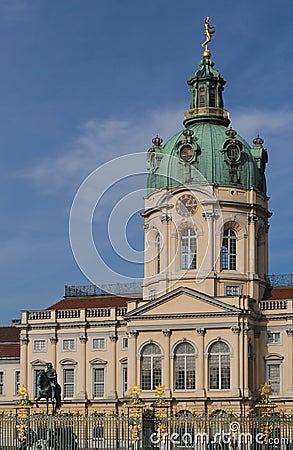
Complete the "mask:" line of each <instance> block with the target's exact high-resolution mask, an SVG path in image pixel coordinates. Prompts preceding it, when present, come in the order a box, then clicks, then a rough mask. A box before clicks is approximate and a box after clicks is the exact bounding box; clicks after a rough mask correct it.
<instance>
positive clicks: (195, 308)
mask: <svg viewBox="0 0 293 450" xmlns="http://www.w3.org/2000/svg"><path fill="white" fill-rule="evenodd" d="M240 312H241V311H240V309H239V308H237V307H235V306H231V305H229V304H227V303H224V302H222V301H221V300H218V299H216V298H214V297H210V296H208V295H206V294H203V293H201V292H198V291H196V290H193V289H190V288H186V287H180V288H178V289H175V290H174V291H172V292H169V293H167V294H165V295H163V296H161V297H158V298H157V299H154V300H150V301H149V302H148V303H145V304H144V305H142V306H140V307H138V308H137V309H135V310H133V311H130V312H129V313H128V314H127V315H126V316H125V317H126V318H129V319H134V320H135V319H143V318H148V317H154V316H155V317H162V318H164V317H180V318H183V317H202V316H213V317H216V316H223V315H225V316H227V315H238V314H239V313H240Z"/></svg>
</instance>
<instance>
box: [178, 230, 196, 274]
mask: <svg viewBox="0 0 293 450" xmlns="http://www.w3.org/2000/svg"><path fill="white" fill-rule="evenodd" d="M181 269H196V233H195V231H194V230H193V229H192V228H186V229H185V230H184V231H183V232H182V234H181Z"/></svg>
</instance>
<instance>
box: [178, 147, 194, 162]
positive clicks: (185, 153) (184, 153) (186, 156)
mask: <svg viewBox="0 0 293 450" xmlns="http://www.w3.org/2000/svg"><path fill="white" fill-rule="evenodd" d="M180 158H181V159H183V160H184V161H191V160H192V158H193V149H192V147H191V146H190V145H184V146H183V147H182V148H181V150H180Z"/></svg>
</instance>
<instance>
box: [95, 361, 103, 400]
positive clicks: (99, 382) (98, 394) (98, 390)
mask: <svg viewBox="0 0 293 450" xmlns="http://www.w3.org/2000/svg"><path fill="white" fill-rule="evenodd" d="M104 392H105V369H104V368H103V367H99V368H97V369H93V394H94V398H103V397H104Z"/></svg>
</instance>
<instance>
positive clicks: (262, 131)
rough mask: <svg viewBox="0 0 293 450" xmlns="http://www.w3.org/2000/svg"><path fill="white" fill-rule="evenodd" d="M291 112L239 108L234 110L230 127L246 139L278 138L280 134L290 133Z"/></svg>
mask: <svg viewBox="0 0 293 450" xmlns="http://www.w3.org/2000/svg"><path fill="white" fill-rule="evenodd" d="M292 123H293V111H290V110H288V109H281V110H274V109H269V110H266V109H254V108H250V109H247V108H245V109H244V108H239V109H236V110H234V112H233V115H232V125H233V127H235V129H236V131H239V134H240V135H241V136H243V137H246V138H247V139H249V138H250V139H254V138H255V137H256V136H257V135H258V134H259V135H260V136H261V137H263V138H265V136H266V135H270V136H275V135H278V136H280V135H281V133H284V132H287V131H288V132H289V131H290V132H291V129H292Z"/></svg>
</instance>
